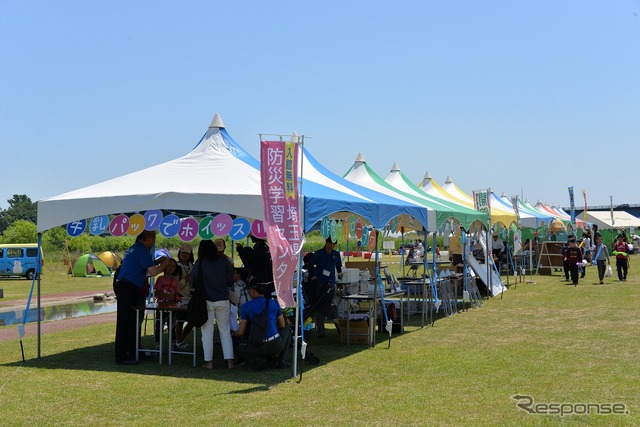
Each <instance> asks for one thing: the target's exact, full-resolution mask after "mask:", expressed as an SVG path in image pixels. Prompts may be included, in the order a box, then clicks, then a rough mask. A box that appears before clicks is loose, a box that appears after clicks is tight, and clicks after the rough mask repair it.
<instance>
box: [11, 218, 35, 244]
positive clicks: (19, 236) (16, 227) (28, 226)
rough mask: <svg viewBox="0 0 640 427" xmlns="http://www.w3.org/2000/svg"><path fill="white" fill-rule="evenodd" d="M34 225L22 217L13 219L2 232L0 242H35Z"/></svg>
mask: <svg viewBox="0 0 640 427" xmlns="http://www.w3.org/2000/svg"><path fill="white" fill-rule="evenodd" d="M37 242H38V233H37V231H36V225H35V224H34V223H33V222H31V221H27V220H24V219H19V220H17V221H14V222H13V223H12V224H11V225H10V226H9V227H8V228H7V229H5V230H4V233H2V243H37Z"/></svg>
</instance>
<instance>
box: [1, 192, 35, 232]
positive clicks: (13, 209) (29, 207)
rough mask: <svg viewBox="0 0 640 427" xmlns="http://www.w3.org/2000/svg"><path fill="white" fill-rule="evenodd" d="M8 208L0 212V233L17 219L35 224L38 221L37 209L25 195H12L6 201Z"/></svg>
mask: <svg viewBox="0 0 640 427" xmlns="http://www.w3.org/2000/svg"><path fill="white" fill-rule="evenodd" d="M7 203H9V207H8V208H7V209H6V210H0V233H4V231H5V230H6V229H7V228H8V227H9V226H10V225H11V224H12V223H13V222H15V221H17V220H19V219H23V220H27V221H31V222H32V223H33V224H35V223H36V222H37V221H38V207H37V205H36V204H35V203H33V202H32V201H31V199H30V198H29V197H27V196H26V195H25V194H14V195H13V198H11V199H9V200H7Z"/></svg>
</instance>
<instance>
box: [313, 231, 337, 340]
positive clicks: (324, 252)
mask: <svg viewBox="0 0 640 427" xmlns="http://www.w3.org/2000/svg"><path fill="white" fill-rule="evenodd" d="M334 247H335V242H333V241H332V240H331V237H328V238H327V240H326V241H325V244H324V248H322V249H319V250H317V251H315V252H314V254H313V256H312V257H311V264H313V265H315V275H314V276H313V277H311V280H316V281H317V287H318V289H317V293H316V294H317V295H319V300H318V302H316V304H317V305H316V312H315V316H314V318H315V319H314V320H315V322H316V332H317V334H318V338H322V337H324V320H325V317H326V316H327V315H329V314H330V313H331V305H332V303H333V298H334V297H335V295H336V270H337V271H338V277H339V278H342V260H341V259H340V253H339V252H338V251H336V250H334V249H333V248H334ZM334 317H335V316H334Z"/></svg>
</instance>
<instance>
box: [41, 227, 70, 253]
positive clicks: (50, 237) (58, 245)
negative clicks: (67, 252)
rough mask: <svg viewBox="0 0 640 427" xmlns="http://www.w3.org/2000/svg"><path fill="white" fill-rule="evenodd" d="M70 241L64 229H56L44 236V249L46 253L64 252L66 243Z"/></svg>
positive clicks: (46, 232)
mask: <svg viewBox="0 0 640 427" xmlns="http://www.w3.org/2000/svg"><path fill="white" fill-rule="evenodd" d="M67 239H69V236H68V234H67V230H66V229H65V228H64V227H54V228H52V229H50V230H47V231H45V232H44V233H43V234H42V247H43V249H44V250H45V252H49V251H52V252H58V251H62V250H64V242H65V240H67Z"/></svg>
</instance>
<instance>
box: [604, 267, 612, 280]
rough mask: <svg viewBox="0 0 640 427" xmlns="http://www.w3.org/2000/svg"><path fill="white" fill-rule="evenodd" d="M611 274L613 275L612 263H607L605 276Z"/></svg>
mask: <svg viewBox="0 0 640 427" xmlns="http://www.w3.org/2000/svg"><path fill="white" fill-rule="evenodd" d="M611 276H613V269H612V268H611V265H607V270H606V271H605V272H604V277H611Z"/></svg>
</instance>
